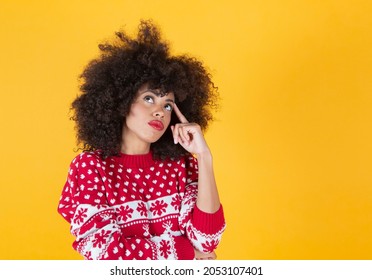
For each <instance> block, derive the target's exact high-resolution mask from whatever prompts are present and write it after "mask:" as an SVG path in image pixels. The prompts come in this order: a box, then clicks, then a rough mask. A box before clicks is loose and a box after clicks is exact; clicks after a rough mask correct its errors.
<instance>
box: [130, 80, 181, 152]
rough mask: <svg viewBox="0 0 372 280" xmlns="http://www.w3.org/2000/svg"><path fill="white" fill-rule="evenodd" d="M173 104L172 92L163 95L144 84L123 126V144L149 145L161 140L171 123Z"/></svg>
mask: <svg viewBox="0 0 372 280" xmlns="http://www.w3.org/2000/svg"><path fill="white" fill-rule="evenodd" d="M173 104H174V94H173V93H172V92H170V93H168V94H167V95H164V96H162V97H161V95H159V93H158V92H157V91H156V90H151V89H148V87H147V86H146V85H145V86H142V87H141V88H140V89H139V90H138V92H137V95H136V97H135V100H134V102H133V104H132V105H131V108H130V111H129V114H128V116H127V117H126V120H125V123H124V126H123V144H124V145H125V146H126V147H131V146H135V147H136V146H137V147H138V146H142V147H149V146H150V144H151V143H154V142H156V141H157V140H159V138H160V137H161V136H162V135H163V134H164V132H165V130H166V129H167V127H168V125H169V123H170V120H171V114H172V110H173Z"/></svg>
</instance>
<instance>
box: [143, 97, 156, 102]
mask: <svg viewBox="0 0 372 280" xmlns="http://www.w3.org/2000/svg"><path fill="white" fill-rule="evenodd" d="M143 100H145V101H146V102H147V103H154V98H153V97H152V96H150V95H146V96H145V97H144V98H143Z"/></svg>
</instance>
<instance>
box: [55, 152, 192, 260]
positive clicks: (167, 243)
mask: <svg viewBox="0 0 372 280" xmlns="http://www.w3.org/2000/svg"><path fill="white" fill-rule="evenodd" d="M100 168H102V166H101V164H100V162H99V161H97V159H96V158H95V157H94V156H93V155H91V154H89V153H82V154H80V155H78V156H77V157H76V158H75V159H74V160H73V161H72V163H71V165H70V169H69V172H68V177H67V181H66V184H65V186H64V188H63V191H62V195H61V198H60V201H59V205H58V212H59V213H60V214H61V215H62V216H63V217H64V218H65V219H66V221H67V222H69V223H70V225H71V227H70V230H71V233H72V235H73V236H74V237H75V241H74V243H73V248H74V249H75V250H76V251H78V252H79V253H80V254H81V255H82V256H83V257H84V258H85V259H97V260H99V259H127V260H135V259H137V260H139V259H192V258H193V257H194V251H193V248H192V245H191V243H190V241H189V240H188V239H187V237H185V236H172V235H168V234H163V235H161V236H149V237H146V238H145V237H138V236H129V237H128V236H125V235H124V234H123V230H122V229H121V227H120V226H119V224H118V222H117V216H118V215H117V213H116V211H117V210H116V208H115V207H113V206H110V204H109V203H108V201H107V199H106V195H105V180H106V178H105V177H104V176H102V172H100V170H99V169H100Z"/></svg>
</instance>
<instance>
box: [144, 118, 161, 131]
mask: <svg viewBox="0 0 372 280" xmlns="http://www.w3.org/2000/svg"><path fill="white" fill-rule="evenodd" d="M148 124H149V125H150V126H151V127H153V128H155V129H156V130H159V131H160V130H163V129H164V124H163V123H162V122H161V121H155V120H154V121H150V122H148Z"/></svg>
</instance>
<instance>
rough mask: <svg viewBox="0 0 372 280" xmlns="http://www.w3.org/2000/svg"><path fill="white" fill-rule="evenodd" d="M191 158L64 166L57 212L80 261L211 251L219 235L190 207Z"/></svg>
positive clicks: (89, 158)
mask: <svg viewBox="0 0 372 280" xmlns="http://www.w3.org/2000/svg"><path fill="white" fill-rule="evenodd" d="M197 191H198V164H197V160H196V158H194V157H193V156H191V155H190V156H185V157H182V158H180V159H179V160H172V159H168V160H155V159H154V158H153V156H152V153H151V152H150V153H148V154H144V155H125V154H121V155H120V156H112V157H107V158H106V159H102V158H101V156H100V152H99V151H94V152H83V153H81V154H79V155H78V156H76V157H75V158H74V159H73V161H72V162H71V164H70V168H69V171H68V176H67V181H66V183H65V185H64V188H63V191H62V195H61V198H60V201H59V205H58V212H59V213H60V214H61V215H62V216H63V217H64V218H65V219H66V220H67V222H69V223H70V230H71V233H72V235H73V236H74V237H75V241H74V242H73V248H74V249H75V250H76V251H78V252H79V253H80V254H81V255H82V256H83V257H84V258H85V259H111V260H113V259H116V260H117V259H127V260H139V259H152V260H155V259H181V260H182V259H184V260H187V259H193V258H194V257H195V253H194V248H196V249H197V250H199V251H201V252H206V253H208V252H212V251H213V250H215V249H216V247H217V245H218V244H219V242H220V240H221V236H222V233H223V231H224V229H225V219H224V214H223V208H222V205H221V206H220V208H219V209H218V210H217V211H216V212H215V213H206V212H203V211H202V210H200V209H199V208H198V207H197V206H196V197H197Z"/></svg>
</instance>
